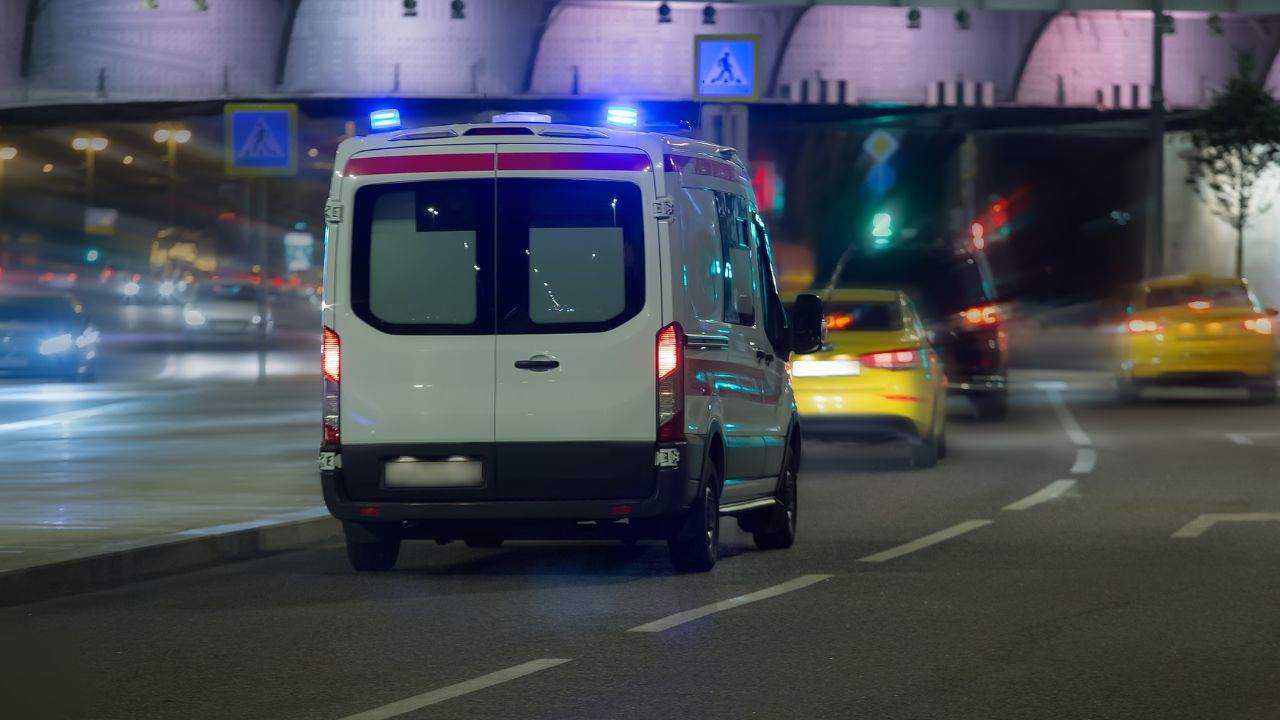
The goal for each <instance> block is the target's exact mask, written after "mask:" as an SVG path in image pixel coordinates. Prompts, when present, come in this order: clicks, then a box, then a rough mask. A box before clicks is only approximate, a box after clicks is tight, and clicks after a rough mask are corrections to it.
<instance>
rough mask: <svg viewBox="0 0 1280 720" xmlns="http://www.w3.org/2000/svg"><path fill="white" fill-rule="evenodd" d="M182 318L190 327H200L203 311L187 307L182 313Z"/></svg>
mask: <svg viewBox="0 0 1280 720" xmlns="http://www.w3.org/2000/svg"><path fill="white" fill-rule="evenodd" d="M182 319H183V320H185V321H186V323H187V324H188V325H190V326H191V327H200V326H201V325H203V324H204V313H202V312H200V311H199V310H197V309H195V308H187V309H186V310H184V311H183V313H182Z"/></svg>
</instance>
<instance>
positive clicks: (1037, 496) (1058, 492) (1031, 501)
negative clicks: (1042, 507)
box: [1004, 480, 1076, 510]
mask: <svg viewBox="0 0 1280 720" xmlns="http://www.w3.org/2000/svg"><path fill="white" fill-rule="evenodd" d="M1075 486H1076V481H1075V480H1054V481H1053V482H1051V483H1049V484H1048V485H1046V486H1044V487H1043V488H1040V489H1039V490H1037V491H1035V492H1033V493H1031V494H1030V495H1028V496H1026V497H1024V498H1022V499H1021V500H1019V501H1017V502H1012V503H1009V504H1008V505H1005V506H1004V509H1005V510H1026V509H1027V508H1030V507H1035V506H1036V505H1039V504H1040V503H1045V502H1049V501H1050V500H1056V499H1057V498H1060V497H1062V495H1063V493H1066V492H1067V491H1068V490H1071V489H1072V488H1074V487H1075Z"/></svg>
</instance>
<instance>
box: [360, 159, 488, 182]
mask: <svg viewBox="0 0 1280 720" xmlns="http://www.w3.org/2000/svg"><path fill="white" fill-rule="evenodd" d="M485 171H488V172H493V154H492V153H468V154H465V155H386V156H383V157H363V158H362V157H356V158H351V159H350V160H348V161H347V167H346V170H344V171H343V174H344V175H346V176H347V177H361V176H363V175H397V174H401V173H445V172H485Z"/></svg>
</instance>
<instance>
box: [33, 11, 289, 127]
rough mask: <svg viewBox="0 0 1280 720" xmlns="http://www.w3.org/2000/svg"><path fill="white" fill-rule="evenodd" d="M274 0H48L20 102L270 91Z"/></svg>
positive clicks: (276, 18)
mask: <svg viewBox="0 0 1280 720" xmlns="http://www.w3.org/2000/svg"><path fill="white" fill-rule="evenodd" d="M284 8H285V3H284V0H219V2H211V3H209V9H208V10H207V11H205V12H199V11H197V10H195V9H194V8H193V7H192V5H191V4H190V3H173V2H170V3H160V4H159V7H158V8H157V9H155V10H150V9H148V8H146V7H144V6H143V5H142V4H141V3H139V2H136V1H135V0H51V1H50V2H47V3H45V4H44V5H43V6H42V7H41V9H40V12H39V14H38V16H37V17H36V21H35V24H34V27H33V34H32V37H31V55H30V69H29V70H30V71H29V73H28V76H27V78H26V81H27V84H28V100H29V101H35V102H40V101H58V100H64V99H69V100H92V99H124V100H186V99H205V98H210V97H221V96H225V95H229V94H230V95H260V94H266V93H269V92H270V91H271V89H272V84H273V83H272V79H273V78H272V68H273V61H274V58H275V50H276V47H277V44H278V43H279V41H280V27H281V23H282V21H283V18H284Z"/></svg>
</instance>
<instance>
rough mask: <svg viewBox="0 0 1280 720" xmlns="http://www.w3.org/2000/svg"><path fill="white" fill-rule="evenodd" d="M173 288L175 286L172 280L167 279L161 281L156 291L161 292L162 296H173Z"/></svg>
mask: <svg viewBox="0 0 1280 720" xmlns="http://www.w3.org/2000/svg"><path fill="white" fill-rule="evenodd" d="M173 290H174V287H173V281H172V280H165V281H164V282H162V283H160V287H159V288H157V289H156V291H157V292H159V293H160V297H171V296H172V295H173Z"/></svg>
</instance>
